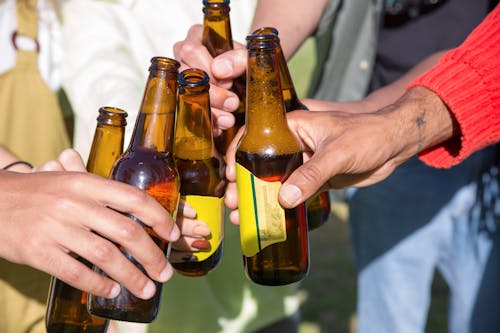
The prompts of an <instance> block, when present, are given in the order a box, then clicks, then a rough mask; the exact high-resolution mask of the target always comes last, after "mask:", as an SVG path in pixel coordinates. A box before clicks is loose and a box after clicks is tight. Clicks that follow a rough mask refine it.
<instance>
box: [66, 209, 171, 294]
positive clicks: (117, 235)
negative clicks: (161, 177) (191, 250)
mask: <svg viewBox="0 0 500 333" xmlns="http://www.w3.org/2000/svg"><path fill="white" fill-rule="evenodd" d="M74 214H75V217H74V218H75V219H78V216H79V215H80V216H85V221H83V222H82V223H84V225H85V226H87V227H88V228H89V229H90V230H93V231H95V232H97V233H98V234H99V235H102V236H103V237H106V238H107V239H109V240H111V241H113V242H114V243H116V244H119V245H120V246H122V247H123V248H124V249H125V250H126V251H128V252H129V253H130V254H131V255H132V256H133V257H134V259H135V260H137V261H138V262H139V263H140V264H141V265H142V266H143V267H144V269H145V270H146V272H147V273H148V275H149V276H150V277H151V278H152V279H154V280H156V281H160V282H165V281H166V280H167V279H168V278H169V275H168V273H169V272H168V262H167V259H166V257H165V253H164V250H166V241H163V242H164V244H163V251H162V249H160V247H158V245H157V244H156V243H155V241H153V239H152V238H151V236H150V235H149V234H148V233H147V232H146V230H144V227H143V226H142V225H140V224H139V223H138V222H137V221H134V220H133V219H132V218H129V217H127V216H124V215H123V214H121V213H118V212H116V211H114V210H112V209H109V208H105V207H102V208H94V209H93V210H91V209H88V212H87V213H86V215H82V214H84V212H82V211H80V210H79V209H77V208H75V209H74ZM78 230H80V235H79V236H80V237H81V238H83V239H85V238H87V239H86V242H87V244H89V246H91V247H90V248H87V247H86V246H85V244H82V243H81V242H79V240H78V239H76V238H75V240H74V244H64V245H65V246H66V247H68V248H70V249H71V250H72V251H75V252H77V251H76V250H78V248H82V247H83V248H85V249H84V251H85V252H84V253H80V252H77V253H79V254H81V255H82V256H84V257H85V258H87V259H88V260H89V261H91V262H93V263H95V264H96V265H97V266H99V267H101V268H102V269H103V270H106V269H108V270H110V271H109V272H108V273H109V274H110V275H111V276H113V277H115V278H116V279H120V278H121V279H123V278H124V277H126V275H125V276H124V275H122V273H120V272H118V271H115V270H114V267H118V269H121V267H120V266H121V265H115V263H116V261H115V260H113V258H116V257H120V259H122V260H121V261H122V264H123V260H126V259H125V257H123V256H121V255H120V251H118V248H117V247H116V246H114V245H113V244H112V243H110V242H109V241H106V242H103V238H102V237H97V238H96V237H95V235H94V234H92V233H90V232H88V231H87V230H84V229H78ZM66 232H68V233H69V232H73V233H75V232H76V231H72V230H68V231H66ZM62 234H63V233H62V232H61V235H62ZM75 237H76V235H75ZM160 241H162V240H160V239H157V242H160ZM61 242H64V241H63V240H61ZM74 246H78V247H77V248H76V249H75V248H74ZM117 251H118V252H117ZM109 263H113V266H107V265H108V264H109ZM108 267H109V268H108ZM129 271H131V268H130V266H129ZM139 273H140V272H139V271H137V272H136V275H135V277H136V278H137V280H138V281H140V280H139V276H137V274H139ZM140 282H145V280H142V281H140ZM125 285H126V284H125ZM130 291H131V292H132V293H134V294H135V292H138V291H139V290H138V287H135V288H133V289H130Z"/></svg>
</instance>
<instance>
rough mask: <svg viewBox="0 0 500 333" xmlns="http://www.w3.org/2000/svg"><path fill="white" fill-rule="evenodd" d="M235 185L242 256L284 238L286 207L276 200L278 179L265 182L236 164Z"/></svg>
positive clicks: (251, 253)
mask: <svg viewBox="0 0 500 333" xmlns="http://www.w3.org/2000/svg"><path fill="white" fill-rule="evenodd" d="M236 186H237V188H238V210H239V216H240V241H241V251H242V252H243V255H245V256H247V257H250V256H253V255H255V254H256V253H258V252H260V251H261V250H262V249H263V248H265V247H266V246H269V245H271V244H275V243H279V242H283V241H285V240H286V220H285V210H284V209H283V207H281V205H280V204H279V202H278V192H279V189H280V187H281V182H279V181H278V182H267V181H264V180H261V179H259V178H257V177H256V176H255V175H253V174H252V173H251V172H250V171H249V170H248V169H246V168H245V167H243V166H242V165H240V164H238V163H236Z"/></svg>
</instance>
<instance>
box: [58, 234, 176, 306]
mask: <svg viewBox="0 0 500 333" xmlns="http://www.w3.org/2000/svg"><path fill="white" fill-rule="evenodd" d="M64 232H68V231H66V230H65V231H64ZM71 235H72V238H71V240H70V242H66V241H65V240H64V239H62V240H61V245H63V246H64V247H65V248H67V249H69V250H71V252H74V253H77V254H78V255H80V256H82V257H83V258H85V259H86V260H88V261H89V262H91V263H93V264H95V265H96V266H97V267H99V268H100V269H101V270H102V271H104V272H106V274H107V275H108V276H110V277H111V278H112V279H113V280H115V281H117V282H119V283H120V284H122V285H123V286H124V287H125V288H127V289H128V290H129V291H130V292H131V293H132V294H134V295H136V296H137V297H139V298H142V299H149V298H151V297H152V296H153V295H154V292H155V290H156V287H155V285H154V283H153V281H151V280H150V279H149V278H148V277H147V276H146V275H145V274H143V273H142V272H141V271H140V270H139V268H137V267H136V266H135V264H134V263H132V262H131V261H130V260H128V259H127V258H126V257H125V256H124V255H123V254H122V252H121V251H120V249H119V248H118V247H117V246H116V245H115V244H113V243H112V242H110V241H109V240H106V239H104V238H103V237H100V236H98V235H96V234H94V233H91V232H89V231H87V230H84V229H75V228H73V229H72V230H71ZM160 252H161V251H160ZM131 254H132V253H131ZM132 256H133V257H134V258H135V259H138V258H137V257H136V256H135V254H132ZM163 257H164V256H163ZM138 261H140V260H138ZM141 264H142V263H141ZM166 266H167V263H166V259H165V273H164V276H163V277H162V279H165V281H166V280H167V279H168V278H169V277H171V276H172V269H171V268H170V269H166ZM144 268H145V269H146V267H144ZM146 271H147V269H146ZM148 273H149V272H148ZM162 282H163V281H162Z"/></svg>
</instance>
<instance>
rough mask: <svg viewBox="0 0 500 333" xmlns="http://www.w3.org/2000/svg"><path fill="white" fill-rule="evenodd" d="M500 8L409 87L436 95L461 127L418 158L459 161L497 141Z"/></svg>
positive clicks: (499, 132) (443, 163)
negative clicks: (426, 90)
mask: <svg viewBox="0 0 500 333" xmlns="http://www.w3.org/2000/svg"><path fill="white" fill-rule="evenodd" d="M499 67H500V6H497V7H496V8H495V10H494V11H493V12H491V13H490V14H489V15H488V17H487V18H486V19H485V20H484V21H483V22H482V23H481V24H480V25H479V26H478V27H477V28H476V29H475V30H474V31H473V32H472V33H471V34H470V35H469V37H468V38H467V39H466V40H465V42H464V43H463V44H462V45H461V46H459V47H458V48H456V49H453V50H451V51H449V52H447V53H446V54H445V55H444V56H443V57H442V58H441V60H440V61H439V63H438V64H437V65H436V66H434V67H433V68H432V69H431V70H429V71H428V72H426V73H425V74H424V75H422V76H421V77H419V78H418V79H417V80H415V81H413V82H412V83H411V85H410V86H424V87H426V88H427V89H429V90H431V91H433V92H434V93H435V94H436V95H438V96H439V97H440V98H441V99H442V100H443V101H444V103H445V104H446V105H447V106H448V108H449V109H450V111H451V112H452V113H453V116H454V118H455V119H456V120H457V123H458V124H459V125H460V133H459V135H457V136H456V137H454V138H453V139H452V140H448V141H446V142H443V143H442V144H441V145H439V146H436V147H435V148H434V149H432V150H429V151H426V152H424V153H422V154H421V155H420V158H421V159H422V160H423V161H424V162H425V163H428V164H430V165H432V166H435V167H450V166H453V165H455V164H458V163H460V162H461V161H462V160H464V159H465V158H467V157H468V156H469V155H470V154H472V153H473V152H474V151H477V150H479V149H482V148H483V147H486V146H488V145H490V144H492V143H495V142H498V141H499V139H500V71H499Z"/></svg>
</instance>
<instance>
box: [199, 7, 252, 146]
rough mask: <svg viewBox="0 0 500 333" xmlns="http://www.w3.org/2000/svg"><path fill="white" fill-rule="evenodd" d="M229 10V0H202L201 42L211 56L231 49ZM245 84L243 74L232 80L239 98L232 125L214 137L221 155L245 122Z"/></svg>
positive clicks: (233, 87) (233, 88) (231, 37)
mask: <svg viewBox="0 0 500 333" xmlns="http://www.w3.org/2000/svg"><path fill="white" fill-rule="evenodd" d="M229 12H230V7H229V0H203V13H204V17H203V37H202V43H203V45H205V47H206V48H207V49H208V52H210V54H211V55H212V57H216V56H218V55H220V54H222V53H224V52H226V51H229V50H232V49H233V36H232V32H231V21H230V18H229ZM245 85H246V79H245V76H244V75H242V76H241V77H239V78H237V79H236V80H234V82H233V86H232V88H231V91H233V92H234V93H235V94H236V95H238V97H239V99H240V105H239V107H238V110H236V111H235V112H233V115H234V117H235V123H234V126H233V127H232V128H230V129H228V130H226V131H223V132H222V134H221V135H219V136H217V137H215V139H214V140H215V146H216V148H217V150H218V151H219V152H220V153H221V154H223V155H225V154H226V151H227V147H228V146H229V144H230V143H231V141H232V140H233V138H234V136H235V135H236V132H238V129H239V128H240V127H241V126H243V125H244V124H245Z"/></svg>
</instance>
